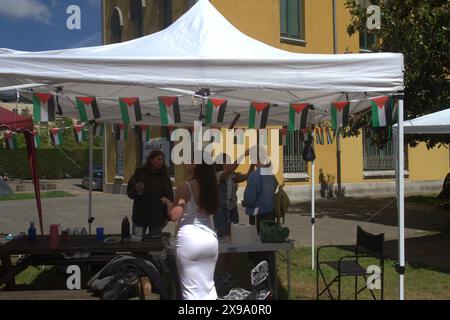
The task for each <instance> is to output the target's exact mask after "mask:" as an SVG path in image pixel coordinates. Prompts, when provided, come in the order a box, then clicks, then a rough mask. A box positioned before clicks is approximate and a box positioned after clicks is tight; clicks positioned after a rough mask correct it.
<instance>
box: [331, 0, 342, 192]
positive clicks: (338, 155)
mask: <svg viewBox="0 0 450 320" xmlns="http://www.w3.org/2000/svg"><path fill="white" fill-rule="evenodd" d="M332 6H333V53H334V54H337V53H338V48H337V26H336V24H337V13H336V7H337V4H336V0H332ZM337 130H338V132H337V134H336V162H337V173H336V176H337V179H336V180H337V185H338V194H337V196H338V197H340V196H341V139H340V136H339V128H337Z"/></svg>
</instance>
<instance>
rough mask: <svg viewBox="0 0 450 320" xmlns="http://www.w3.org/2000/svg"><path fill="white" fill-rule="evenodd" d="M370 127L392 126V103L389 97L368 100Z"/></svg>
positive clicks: (393, 116)
mask: <svg viewBox="0 0 450 320" xmlns="http://www.w3.org/2000/svg"><path fill="white" fill-rule="evenodd" d="M370 105H371V111H372V127H374V128H377V127H386V126H392V125H393V124H394V118H395V114H394V108H393V101H392V99H390V97H389V96H383V97H379V98H373V99H370Z"/></svg>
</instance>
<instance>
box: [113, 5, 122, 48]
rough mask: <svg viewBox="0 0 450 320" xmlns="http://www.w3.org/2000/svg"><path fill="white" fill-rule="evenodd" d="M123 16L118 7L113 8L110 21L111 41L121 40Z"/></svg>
mask: <svg viewBox="0 0 450 320" xmlns="http://www.w3.org/2000/svg"><path fill="white" fill-rule="evenodd" d="M122 30H123V16H122V11H120V9H119V8H118V7H115V8H114V9H113V12H112V15H111V23H110V33H111V43H118V42H122Z"/></svg>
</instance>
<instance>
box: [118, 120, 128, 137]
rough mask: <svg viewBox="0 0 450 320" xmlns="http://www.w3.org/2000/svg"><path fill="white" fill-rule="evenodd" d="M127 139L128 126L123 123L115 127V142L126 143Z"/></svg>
mask: <svg viewBox="0 0 450 320" xmlns="http://www.w3.org/2000/svg"><path fill="white" fill-rule="evenodd" d="M127 139H128V126H127V125H126V124H123V123H119V124H118V125H116V140H118V141H126V140H127Z"/></svg>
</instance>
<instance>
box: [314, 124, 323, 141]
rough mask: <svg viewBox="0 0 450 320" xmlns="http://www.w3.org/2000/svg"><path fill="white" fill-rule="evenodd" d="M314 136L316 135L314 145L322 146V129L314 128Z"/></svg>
mask: <svg viewBox="0 0 450 320" xmlns="http://www.w3.org/2000/svg"><path fill="white" fill-rule="evenodd" d="M315 134H316V144H324V141H323V129H322V128H316V130H315Z"/></svg>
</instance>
